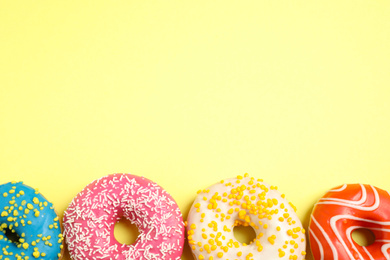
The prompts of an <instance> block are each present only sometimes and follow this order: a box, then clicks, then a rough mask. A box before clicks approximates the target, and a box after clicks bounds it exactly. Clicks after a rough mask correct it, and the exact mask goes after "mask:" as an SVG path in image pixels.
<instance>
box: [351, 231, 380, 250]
mask: <svg viewBox="0 0 390 260" xmlns="http://www.w3.org/2000/svg"><path fill="white" fill-rule="evenodd" d="M351 235H352V239H353V241H355V242H356V243H357V244H358V245H359V246H369V245H372V244H373V243H374V242H375V235H374V233H373V232H372V231H371V230H369V229H367V228H358V229H355V230H354V231H352V234H351Z"/></svg>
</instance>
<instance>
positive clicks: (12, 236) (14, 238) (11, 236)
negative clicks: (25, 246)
mask: <svg viewBox="0 0 390 260" xmlns="http://www.w3.org/2000/svg"><path fill="white" fill-rule="evenodd" d="M3 232H4V234H5V236H6V237H7V239H8V240H9V241H11V242H12V243H15V244H16V245H19V244H20V236H19V235H18V233H16V232H15V230H11V229H9V228H8V227H7V228H5V229H3Z"/></svg>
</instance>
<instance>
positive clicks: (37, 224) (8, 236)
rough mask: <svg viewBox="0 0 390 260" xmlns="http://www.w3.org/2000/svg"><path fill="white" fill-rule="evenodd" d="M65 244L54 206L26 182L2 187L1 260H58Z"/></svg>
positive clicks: (0, 195)
mask: <svg viewBox="0 0 390 260" xmlns="http://www.w3.org/2000/svg"><path fill="white" fill-rule="evenodd" d="M62 241H63V237H62V233H61V228H60V222H59V218H58V216H57V214H56V213H55V211H54V207H53V204H52V203H50V202H48V201H47V200H46V199H45V198H44V197H43V196H42V195H41V194H40V193H38V192H37V191H36V190H35V189H33V188H31V187H29V186H27V185H24V184H23V183H22V182H18V183H16V182H12V183H11V182H10V183H6V184H3V185H0V260H14V259H17V260H20V259H22V260H27V259H29V260H34V259H44V260H49V259H50V260H57V259H58V258H59V256H60V253H61V249H62Z"/></svg>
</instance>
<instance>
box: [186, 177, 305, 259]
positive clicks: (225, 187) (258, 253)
mask: <svg viewBox="0 0 390 260" xmlns="http://www.w3.org/2000/svg"><path fill="white" fill-rule="evenodd" d="M187 221H188V223H187V234H188V243H189V244H190V247H191V249H192V253H193V255H194V258H195V259H199V260H202V259H207V260H212V259H214V260H217V259H230V260H233V259H248V260H249V259H275V260H276V259H299V260H300V259H304V257H305V254H306V253H305V247H306V243H305V230H304V229H303V228H302V224H301V222H300V220H299V219H298V217H297V215H296V213H295V207H294V206H292V204H291V203H289V202H288V201H287V200H286V199H285V198H284V195H281V194H280V193H279V192H278V191H277V188H276V187H274V186H270V185H268V184H266V183H264V182H263V181H262V180H260V179H257V180H256V179H254V178H253V177H248V174H245V175H244V177H242V176H237V178H232V179H226V180H223V181H221V182H220V183H217V184H215V185H212V186H210V187H209V188H207V189H205V190H201V191H199V192H198V196H197V197H196V199H195V201H194V203H193V204H192V207H191V209H190V212H189V216H188V220H187ZM239 225H243V226H251V227H253V229H254V230H255V233H256V238H255V239H254V240H253V241H252V242H250V243H249V244H248V245H246V244H244V243H243V244H241V243H240V242H239V241H238V240H237V239H236V238H235V237H234V234H233V228H234V227H235V226H239Z"/></svg>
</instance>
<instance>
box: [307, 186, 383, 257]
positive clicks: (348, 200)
mask: <svg viewBox="0 0 390 260" xmlns="http://www.w3.org/2000/svg"><path fill="white" fill-rule="evenodd" d="M389 209H390V195H389V193H388V192H387V191H384V190H381V189H379V188H376V187H374V186H371V185H366V184H344V185H342V186H339V187H336V188H334V189H332V190H330V191H328V192H327V193H326V194H325V195H324V196H323V197H322V198H321V199H320V200H319V201H318V202H317V203H316V205H315V207H314V210H313V212H312V214H311V220H310V226H309V230H310V244H311V250H312V252H313V256H314V259H316V260H318V259H326V260H333V259H343V260H344V259H345V260H346V259H353V260H355V259H371V260H374V259H375V260H385V259H390V210H389ZM360 228H363V229H368V230H370V231H371V232H372V233H373V234H374V235H375V238H376V239H375V241H374V243H373V244H371V245H369V246H360V245H359V244H357V243H356V242H355V241H354V240H353V239H352V236H351V234H352V232H353V231H354V230H356V229H360Z"/></svg>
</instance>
